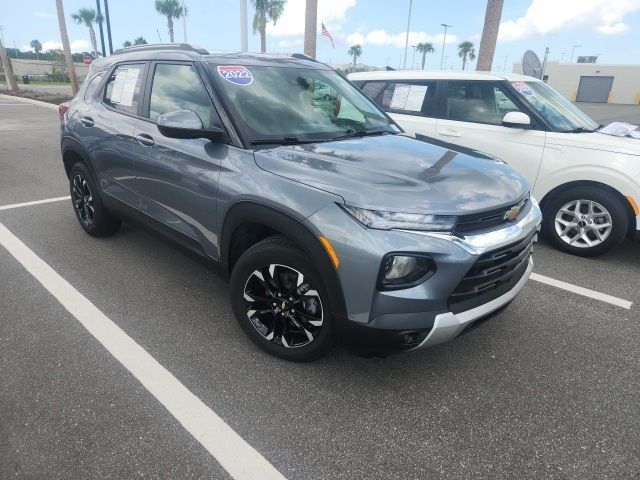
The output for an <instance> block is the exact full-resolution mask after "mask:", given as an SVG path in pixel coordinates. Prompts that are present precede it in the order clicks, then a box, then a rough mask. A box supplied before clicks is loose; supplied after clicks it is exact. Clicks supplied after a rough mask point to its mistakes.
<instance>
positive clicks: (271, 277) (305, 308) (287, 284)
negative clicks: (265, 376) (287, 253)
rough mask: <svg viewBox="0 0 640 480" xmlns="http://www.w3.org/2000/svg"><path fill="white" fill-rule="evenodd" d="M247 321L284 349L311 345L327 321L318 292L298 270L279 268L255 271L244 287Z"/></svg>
mask: <svg viewBox="0 0 640 480" xmlns="http://www.w3.org/2000/svg"><path fill="white" fill-rule="evenodd" d="M244 300H245V306H246V314H247V318H248V319H249V321H250V322H251V324H252V325H253V327H254V328H255V329H256V330H257V331H258V333H259V334H260V335H262V336H263V337H264V338H265V339H266V340H269V341H271V342H273V343H275V344H277V345H281V346H283V347H285V348H298V347H303V346H305V345H308V344H309V343H311V342H313V340H314V339H315V338H316V337H317V336H318V335H319V334H320V330H321V329H322V323H323V320H324V311H323V308H322V301H321V299H320V295H319V294H318V291H317V290H316V289H315V288H314V286H313V285H312V284H311V283H310V282H309V280H308V279H306V278H305V277H304V275H303V274H302V273H301V272H299V271H298V270H296V269H294V268H291V267H288V266H286V265H280V264H270V265H265V266H264V267H262V268H259V269H256V270H254V271H253V272H252V273H251V275H250V276H249V278H248V279H247V281H246V283H245V287H244Z"/></svg>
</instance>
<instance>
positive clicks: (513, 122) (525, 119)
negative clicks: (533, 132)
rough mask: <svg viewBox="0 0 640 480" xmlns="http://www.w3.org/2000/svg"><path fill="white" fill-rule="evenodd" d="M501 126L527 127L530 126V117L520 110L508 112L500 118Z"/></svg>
mask: <svg viewBox="0 0 640 480" xmlns="http://www.w3.org/2000/svg"><path fill="white" fill-rule="evenodd" d="M502 126H503V127H511V128H527V127H530V126H531V118H529V115H527V114H526V113H522V112H509V113H507V114H506V115H505V116H504V118H503V119H502Z"/></svg>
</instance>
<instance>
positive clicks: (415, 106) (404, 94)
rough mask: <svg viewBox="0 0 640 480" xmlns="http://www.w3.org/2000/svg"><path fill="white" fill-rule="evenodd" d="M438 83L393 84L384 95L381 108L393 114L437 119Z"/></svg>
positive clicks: (386, 89)
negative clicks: (436, 99)
mask: <svg viewBox="0 0 640 480" xmlns="http://www.w3.org/2000/svg"><path fill="white" fill-rule="evenodd" d="M435 98H436V82H430V81H427V82H422V81H420V82H391V83H389V85H387V88H385V89H384V92H383V93H382V99H381V101H380V104H381V107H382V108H383V109H384V110H386V111H389V112H392V113H402V114H405V115H418V116H421V117H435V116H436V107H435Z"/></svg>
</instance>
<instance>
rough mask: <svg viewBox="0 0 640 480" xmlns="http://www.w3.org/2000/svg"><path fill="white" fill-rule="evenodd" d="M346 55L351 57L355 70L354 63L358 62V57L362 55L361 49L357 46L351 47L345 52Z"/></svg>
mask: <svg viewBox="0 0 640 480" xmlns="http://www.w3.org/2000/svg"><path fill="white" fill-rule="evenodd" d="M347 54H348V55H349V56H350V57H353V69H354V70H355V69H356V62H357V61H358V57H360V56H361V55H362V47H361V46H360V45H358V44H356V45H351V47H349V51H348V52H347Z"/></svg>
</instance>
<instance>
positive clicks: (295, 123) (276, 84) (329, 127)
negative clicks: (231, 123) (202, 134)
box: [210, 65, 396, 142]
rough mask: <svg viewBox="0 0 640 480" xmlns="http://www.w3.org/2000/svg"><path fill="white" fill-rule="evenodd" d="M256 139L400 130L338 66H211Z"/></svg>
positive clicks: (314, 138)
mask: <svg viewBox="0 0 640 480" xmlns="http://www.w3.org/2000/svg"><path fill="white" fill-rule="evenodd" d="M210 68H211V74H212V76H213V77H214V78H216V79H217V82H218V84H219V85H220V86H221V90H222V92H223V94H224V95H225V97H226V100H227V104H228V105H229V107H230V108H231V109H233V110H235V115H234V116H236V117H237V118H239V119H240V120H241V122H240V123H241V124H242V126H243V127H244V128H245V129H246V130H247V131H248V132H247V133H248V134H249V136H250V137H251V138H252V141H268V140H273V141H275V142H277V141H282V140H283V139H284V140H286V141H297V140H299V141H328V140H333V139H336V138H339V137H343V136H345V135H351V134H354V135H355V134H363V133H374V132H377V133H380V132H387V131H388V132H394V133H395V131H396V130H394V129H393V128H392V126H391V123H390V122H389V120H388V119H387V117H386V116H385V115H384V113H383V112H381V111H380V110H379V109H378V107H377V106H376V105H375V104H373V103H372V102H371V101H370V100H369V99H368V98H367V97H365V96H364V95H363V93H362V92H361V91H360V90H359V89H357V88H354V87H353V86H352V85H351V84H350V83H348V82H347V81H346V80H344V79H343V78H342V77H341V76H340V75H338V74H337V73H336V72H334V71H332V70H324V69H315V68H296V67H274V66H246V67H245V66H240V65H210Z"/></svg>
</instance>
